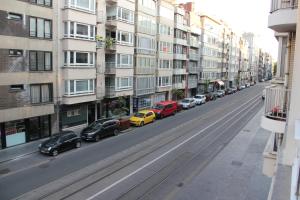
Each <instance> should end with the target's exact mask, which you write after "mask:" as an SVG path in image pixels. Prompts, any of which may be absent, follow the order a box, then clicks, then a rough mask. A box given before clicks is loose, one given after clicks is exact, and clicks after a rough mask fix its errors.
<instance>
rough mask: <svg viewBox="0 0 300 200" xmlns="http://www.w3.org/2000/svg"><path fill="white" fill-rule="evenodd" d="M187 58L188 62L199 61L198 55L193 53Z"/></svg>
mask: <svg viewBox="0 0 300 200" xmlns="http://www.w3.org/2000/svg"><path fill="white" fill-rule="evenodd" d="M189 58H190V60H196V61H198V60H199V55H198V54H195V53H190V55H189Z"/></svg>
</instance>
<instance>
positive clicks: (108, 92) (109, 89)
mask: <svg viewBox="0 0 300 200" xmlns="http://www.w3.org/2000/svg"><path fill="white" fill-rule="evenodd" d="M131 95H133V88H132V87H127V88H122V89H120V88H119V89H117V88H116V87H115V86H106V87H105V96H106V97H107V98H115V97H121V96H131Z"/></svg>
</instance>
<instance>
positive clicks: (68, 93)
mask: <svg viewBox="0 0 300 200" xmlns="http://www.w3.org/2000/svg"><path fill="white" fill-rule="evenodd" d="M71 81H73V83H74V84H73V85H74V91H73V92H71V84H70V83H71ZM77 81H88V89H87V90H86V91H77V87H76V82H77ZM91 83H92V84H91ZM91 85H92V88H91ZM66 90H67V91H66ZM86 94H95V80H94V79H82V80H65V96H79V95H86Z"/></svg>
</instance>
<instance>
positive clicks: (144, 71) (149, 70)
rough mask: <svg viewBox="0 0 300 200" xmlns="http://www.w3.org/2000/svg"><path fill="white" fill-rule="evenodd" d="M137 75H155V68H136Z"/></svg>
mask: <svg viewBox="0 0 300 200" xmlns="http://www.w3.org/2000/svg"><path fill="white" fill-rule="evenodd" d="M135 74H155V68H154V67H135Z"/></svg>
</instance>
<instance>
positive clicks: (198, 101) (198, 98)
mask: <svg viewBox="0 0 300 200" xmlns="http://www.w3.org/2000/svg"><path fill="white" fill-rule="evenodd" d="M194 99H195V101H196V105H201V104H204V103H205V102H206V97H205V95H203V94H197V95H196V96H194Z"/></svg>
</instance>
